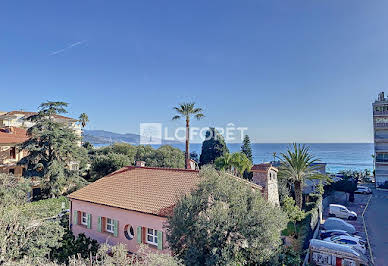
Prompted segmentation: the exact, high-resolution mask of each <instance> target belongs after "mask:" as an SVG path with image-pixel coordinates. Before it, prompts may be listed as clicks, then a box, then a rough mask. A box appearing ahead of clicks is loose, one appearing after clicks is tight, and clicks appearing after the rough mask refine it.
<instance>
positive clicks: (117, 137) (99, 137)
mask: <svg viewBox="0 0 388 266" xmlns="http://www.w3.org/2000/svg"><path fill="white" fill-rule="evenodd" d="M153 140H154V141H155V139H153ZM83 141H85V142H86V141H87V142H90V143H92V144H93V145H109V144H112V143H115V142H125V143H129V144H133V145H139V144H140V135H138V134H132V133H126V134H120V133H114V132H110V131H105V130H84V132H83ZM161 143H162V144H181V143H182V142H179V141H171V140H161Z"/></svg>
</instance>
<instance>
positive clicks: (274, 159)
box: [272, 151, 277, 163]
mask: <svg viewBox="0 0 388 266" xmlns="http://www.w3.org/2000/svg"><path fill="white" fill-rule="evenodd" d="M276 155H277V153H276V151H275V152H273V153H272V156H273V163H275V162H276Z"/></svg>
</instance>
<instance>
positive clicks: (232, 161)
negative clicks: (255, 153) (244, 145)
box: [214, 152, 252, 176]
mask: <svg viewBox="0 0 388 266" xmlns="http://www.w3.org/2000/svg"><path fill="white" fill-rule="evenodd" d="M214 164H215V167H216V168H217V169H219V170H226V171H231V172H232V173H233V174H235V175H239V176H243V174H244V172H245V171H250V170H251V168H252V163H251V161H250V160H249V159H248V157H247V156H246V155H245V154H244V153H242V152H235V153H232V154H230V153H227V154H225V155H224V156H221V157H218V158H217V159H216V160H215V162H214Z"/></svg>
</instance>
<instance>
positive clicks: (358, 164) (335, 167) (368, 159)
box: [95, 143, 374, 173]
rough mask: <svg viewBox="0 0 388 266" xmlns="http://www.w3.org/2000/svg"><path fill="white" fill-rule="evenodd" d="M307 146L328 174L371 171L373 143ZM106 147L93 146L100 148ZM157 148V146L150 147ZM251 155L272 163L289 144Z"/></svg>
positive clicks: (195, 147)
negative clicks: (344, 171)
mask: <svg viewBox="0 0 388 266" xmlns="http://www.w3.org/2000/svg"><path fill="white" fill-rule="evenodd" d="M304 145H306V146H308V148H309V149H310V152H311V154H312V155H313V156H314V157H315V158H316V159H318V160H319V162H322V163H326V164H327V165H326V171H327V172H328V173H338V172H340V171H343V170H355V171H364V170H365V169H368V170H370V171H372V170H373V158H372V155H373V153H374V144H373V143H304ZM101 146H106V145H95V147H101ZM152 146H153V147H154V148H158V147H159V145H152ZM172 146H174V147H176V148H179V149H181V150H182V151H184V149H185V145H184V144H180V143H179V144H172ZM227 146H228V149H229V151H230V152H238V151H241V144H240V143H233V144H227ZM251 146H252V155H253V162H254V163H263V162H270V161H273V160H274V158H273V153H274V152H276V154H277V155H278V156H280V154H281V153H284V152H286V151H287V149H288V148H289V147H290V146H291V144H287V143H252V144H251ZM201 149H202V144H200V143H198V144H197V143H193V144H190V152H193V151H195V152H196V153H197V154H198V156H199V155H200V154H201Z"/></svg>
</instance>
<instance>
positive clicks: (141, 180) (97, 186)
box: [68, 166, 262, 216]
mask: <svg viewBox="0 0 388 266" xmlns="http://www.w3.org/2000/svg"><path fill="white" fill-rule="evenodd" d="M230 176H231V177H232V178H236V179H237V180H239V181H241V182H244V183H246V184H248V185H250V186H251V187H252V188H253V189H259V190H261V191H262V187H261V186H259V185H256V184H254V183H251V182H249V181H247V180H245V179H242V178H239V177H236V176H233V175H230ZM199 181H200V176H199V171H198V170H185V169H172V168H156V167H135V166H128V167H123V168H121V169H120V170H117V171H116V172H114V173H112V174H110V175H107V176H105V177H103V178H101V179H99V180H97V181H96V182H94V183H91V184H89V185H88V186H86V187H84V188H81V189H80V190H77V191H76V192H73V193H72V194H70V195H69V196H68V197H69V198H70V199H77V200H82V201H87V202H92V203H97V204H102V205H106V206H112V207H118V208H122V209H126V210H133V211H139V212H143V213H150V214H154V215H158V216H168V215H169V214H171V212H172V210H173V208H174V206H175V203H176V201H177V199H178V198H179V197H180V196H181V195H184V194H187V193H189V192H190V191H191V190H192V189H195V187H196V186H197V185H198V183H199Z"/></svg>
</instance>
